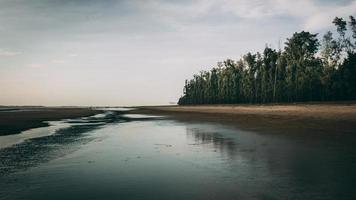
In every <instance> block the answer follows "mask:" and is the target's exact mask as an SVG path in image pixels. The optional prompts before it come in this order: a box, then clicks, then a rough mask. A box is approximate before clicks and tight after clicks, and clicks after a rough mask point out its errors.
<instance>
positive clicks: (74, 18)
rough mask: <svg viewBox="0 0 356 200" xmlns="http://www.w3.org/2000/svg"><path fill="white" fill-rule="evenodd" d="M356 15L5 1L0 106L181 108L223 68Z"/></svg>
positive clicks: (339, 7)
mask: <svg viewBox="0 0 356 200" xmlns="http://www.w3.org/2000/svg"><path fill="white" fill-rule="evenodd" d="M355 13H356V1H350V0H342V1H336V0H291V1H289V0H195V1H190V0H166V1H164V0H127V1H124V0H100V1H99V0H0V105H1V104H2V105H153V104H168V103H169V102H176V101H177V100H178V98H179V96H180V95H181V94H182V87H183V85H184V80H185V79H188V78H191V77H192V75H193V74H194V73H198V72H199V71H200V70H206V69H210V68H211V67H212V66H214V65H216V63H217V62H218V61H222V60H224V59H227V58H232V59H238V58H240V57H241V55H243V54H245V53H247V52H248V51H253V52H255V51H259V50H261V49H263V48H264V47H265V45H266V44H269V45H271V46H272V47H274V48H278V41H279V40H281V41H282V43H283V42H284V40H285V38H287V37H290V36H291V35H292V34H293V33H294V32H296V31H301V30H306V31H311V32H319V33H324V32H325V31H326V30H329V29H330V30H332V29H333V27H332V24H331V21H332V19H333V18H334V17H335V16H341V17H347V16H348V15H354V14H355Z"/></svg>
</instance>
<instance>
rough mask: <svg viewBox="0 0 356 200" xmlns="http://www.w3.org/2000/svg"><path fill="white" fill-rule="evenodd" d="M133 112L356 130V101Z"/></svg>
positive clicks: (247, 124)
mask: <svg viewBox="0 0 356 200" xmlns="http://www.w3.org/2000/svg"><path fill="white" fill-rule="evenodd" d="M131 113H139V114H151V115H165V116H169V117H172V118H175V119H178V120H183V121H196V122H204V121H212V122H217V123H221V124H230V125H234V126H237V127H239V128H243V129H249V130H256V131H262V132H265V131H272V132H281V131H282V132H290V133H298V132H301V131H303V132H328V133H334V132H335V133H337V132H345V133H346V132H347V133H349V132H352V133H356V102H340V103H338V102H327V103H324V102H323V103H299V104H267V105H251V104H246V105H245V104H234V105H226V104H223V105H219V104H217V105H194V106H144V107H137V110H133V111H131Z"/></svg>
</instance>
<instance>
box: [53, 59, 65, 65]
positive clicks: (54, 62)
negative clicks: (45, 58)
mask: <svg viewBox="0 0 356 200" xmlns="http://www.w3.org/2000/svg"><path fill="white" fill-rule="evenodd" d="M51 63H53V64H65V63H67V61H66V60H61V59H54V60H51Z"/></svg>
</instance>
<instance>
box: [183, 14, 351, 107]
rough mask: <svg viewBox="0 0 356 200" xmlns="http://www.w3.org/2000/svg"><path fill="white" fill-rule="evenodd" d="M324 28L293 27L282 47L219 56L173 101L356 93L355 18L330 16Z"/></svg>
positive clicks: (308, 98)
mask: <svg viewBox="0 0 356 200" xmlns="http://www.w3.org/2000/svg"><path fill="white" fill-rule="evenodd" d="M333 24H334V25H335V27H336V32H334V34H335V35H337V36H336V37H334V35H333V33H332V32H331V31H329V32H327V33H326V34H325V35H324V36H323V37H322V38H321V39H320V41H319V39H318V35H317V34H312V33H310V32H305V31H302V32H296V33H294V34H293V36H292V37H291V38H288V39H287V41H286V42H285V45H284V50H281V49H278V50H276V49H272V48H270V47H268V46H266V47H265V49H264V50H263V52H261V53H260V52H257V53H247V54H246V55H244V56H243V57H242V58H241V59H240V60H238V61H234V60H230V59H228V60H226V61H224V62H219V63H218V64H217V67H214V68H212V69H211V70H210V71H201V72H200V73H199V74H197V75H194V78H193V79H191V80H186V82H185V86H184V91H183V92H184V94H183V96H182V97H181V98H180V99H179V102H178V104H180V105H185V104H216V103H224V104H225V103H226V104H228V103H273V102H302V101H303V102H304V101H337V100H355V99H356V20H355V18H354V17H353V16H350V17H349V21H346V20H344V19H343V18H339V17H336V18H335V19H334V20H333Z"/></svg>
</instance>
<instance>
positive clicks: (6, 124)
mask: <svg viewBox="0 0 356 200" xmlns="http://www.w3.org/2000/svg"><path fill="white" fill-rule="evenodd" d="M101 112H102V111H99V110H93V109H91V108H81V107H75V108H65V107H1V109H0V136H1V135H10V134H17V133H20V132H21V131H24V130H27V129H30V128H37V127H43V126H48V123H46V121H55V120H61V119H68V118H78V117H87V116H91V115H94V114H98V113H101Z"/></svg>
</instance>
